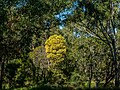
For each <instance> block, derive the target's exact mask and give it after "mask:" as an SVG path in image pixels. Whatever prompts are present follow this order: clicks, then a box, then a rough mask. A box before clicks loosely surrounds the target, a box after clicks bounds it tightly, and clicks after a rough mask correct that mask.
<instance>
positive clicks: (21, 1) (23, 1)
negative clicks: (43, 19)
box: [16, 0, 28, 8]
mask: <svg viewBox="0 0 120 90" xmlns="http://www.w3.org/2000/svg"><path fill="white" fill-rule="evenodd" d="M27 1H28V0H19V1H18V2H17V3H16V8H21V7H23V6H26V4H27Z"/></svg>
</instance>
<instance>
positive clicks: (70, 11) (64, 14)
mask: <svg viewBox="0 0 120 90" xmlns="http://www.w3.org/2000/svg"><path fill="white" fill-rule="evenodd" d="M77 7H78V1H75V2H73V4H72V6H71V8H65V9H64V10H63V11H61V12H60V13H59V14H57V15H55V18H56V19H57V20H59V23H60V25H59V28H60V29H62V28H63V27H64V26H65V24H64V21H65V20H66V19H67V18H68V16H70V15H73V12H74V10H75V9H76V8H77Z"/></svg>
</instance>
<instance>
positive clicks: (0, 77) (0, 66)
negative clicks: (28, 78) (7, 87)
mask: <svg viewBox="0 0 120 90" xmlns="http://www.w3.org/2000/svg"><path fill="white" fill-rule="evenodd" d="M3 72H4V62H3V61H1V62H0V90H2V84H3Z"/></svg>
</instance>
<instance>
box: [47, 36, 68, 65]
mask: <svg viewBox="0 0 120 90" xmlns="http://www.w3.org/2000/svg"><path fill="white" fill-rule="evenodd" d="M45 49H46V53H47V58H48V59H50V62H51V63H56V62H61V61H63V60H64V56H65V54H66V41H65V39H64V37H63V36H61V35H52V36H50V37H49V38H48V40H47V41H46V42H45Z"/></svg>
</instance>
